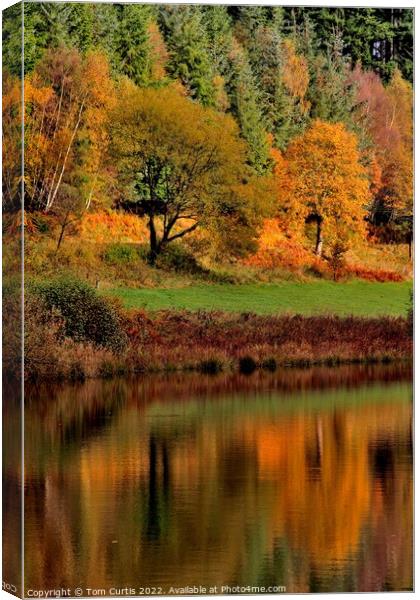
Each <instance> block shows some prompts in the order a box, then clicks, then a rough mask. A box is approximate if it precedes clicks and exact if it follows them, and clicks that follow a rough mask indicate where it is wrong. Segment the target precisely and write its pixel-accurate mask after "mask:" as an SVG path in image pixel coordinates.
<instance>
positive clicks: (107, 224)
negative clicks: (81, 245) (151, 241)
mask: <svg viewBox="0 0 420 600" xmlns="http://www.w3.org/2000/svg"><path fill="white" fill-rule="evenodd" d="M79 232H80V237H81V239H83V240H86V241H89V242H95V243H102V242H110V241H113V242H133V243H139V242H146V241H147V239H148V232H147V227H146V224H145V222H144V220H143V219H139V217H137V216H136V215H130V214H128V213H120V212H116V211H111V210H109V211H99V212H94V213H85V214H84V215H83V218H82V220H81V222H80V225H79Z"/></svg>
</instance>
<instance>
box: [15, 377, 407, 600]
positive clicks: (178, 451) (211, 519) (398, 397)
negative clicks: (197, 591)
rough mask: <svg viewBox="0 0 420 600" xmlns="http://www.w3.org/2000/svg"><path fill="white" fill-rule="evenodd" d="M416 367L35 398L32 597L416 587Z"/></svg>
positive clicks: (30, 459)
mask: <svg viewBox="0 0 420 600" xmlns="http://www.w3.org/2000/svg"><path fill="white" fill-rule="evenodd" d="M410 376H411V374H410V370H409V369H408V370H407V368H398V369H397V368H395V367H387V368H381V369H373V368H370V369H366V368H365V369H363V368H360V367H354V368H353V367H352V368H345V369H344V368H343V369H331V370H328V369H318V370H317V369H313V370H311V371H301V372H299V371H295V370H289V371H285V372H279V373H276V374H272V375H263V374H255V375H253V376H251V377H245V376H238V375H235V376H233V375H231V376H222V377H217V378H210V377H209V378H207V377H203V376H196V375H191V376H185V375H183V376H173V377H172V378H171V377H164V378H159V377H156V378H154V377H149V378H144V379H133V380H115V381H108V382H88V383H86V384H84V385H81V386H77V387H71V386H61V387H57V388H56V389H51V387H49V388H43V387H39V388H36V389H35V388H34V389H32V390H31V391H30V396H29V398H28V403H27V408H26V431H27V434H26V444H25V450H26V461H27V467H26V500H25V508H26V535H25V547H26V586H27V588H29V587H31V588H50V587H59V586H65V587H67V586H73V587H74V586H77V585H80V586H82V587H83V586H84V587H86V586H91V587H109V586H111V585H115V586H120V587H125V586H127V585H128V586H140V585H152V586H163V587H164V588H165V587H167V586H168V585H174V586H178V587H181V586H185V585H199V584H201V585H204V586H216V585H218V586H220V585H235V584H236V585H238V584H239V585H259V586H261V585H266V586H268V585H284V586H286V587H287V591H289V592H305V591H353V590H360V591H369V590H403V589H411V587H412V546H411V535H412V448H411V418H412V405H411V383H410Z"/></svg>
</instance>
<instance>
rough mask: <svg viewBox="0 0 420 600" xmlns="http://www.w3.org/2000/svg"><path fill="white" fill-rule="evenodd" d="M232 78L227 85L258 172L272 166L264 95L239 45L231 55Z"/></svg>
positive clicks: (262, 171)
mask: <svg viewBox="0 0 420 600" xmlns="http://www.w3.org/2000/svg"><path fill="white" fill-rule="evenodd" d="M230 58H231V75H230V80H229V82H228V83H227V90H228V95H229V98H230V101H231V110H232V112H233V114H234V115H235V117H236V118H237V120H238V123H239V126H240V129H241V133H242V136H243V137H244V139H245V140H246V141H247V143H248V147H249V162H250V164H251V165H252V166H253V168H254V169H255V171H256V172H257V173H260V174H261V173H264V171H266V169H267V167H268V165H269V162H270V161H269V147H268V140H267V134H266V123H265V120H264V117H263V112H262V109H261V93H260V91H259V89H258V86H257V82H256V79H255V77H254V75H253V72H252V69H251V65H250V64H249V60H248V57H247V55H246V52H245V51H244V49H243V48H242V47H241V46H240V45H238V44H236V46H235V48H234V50H233V51H232V53H231V56H230Z"/></svg>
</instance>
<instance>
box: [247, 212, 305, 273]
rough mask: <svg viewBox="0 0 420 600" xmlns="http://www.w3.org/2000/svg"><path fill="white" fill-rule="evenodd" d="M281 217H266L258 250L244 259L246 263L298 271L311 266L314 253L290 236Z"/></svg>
mask: <svg viewBox="0 0 420 600" xmlns="http://www.w3.org/2000/svg"><path fill="white" fill-rule="evenodd" d="M283 225H284V224H283V223H282V222H281V220H279V219H266V220H265V221H264V225H263V229H262V232H261V235H260V238H259V242H258V250H257V252H256V253H255V254H253V255H252V256H250V257H248V258H246V259H245V260H244V264H246V265H249V266H254V267H263V268H267V269H275V268H278V267H280V268H286V269H290V270H291V271H298V270H300V269H301V268H302V267H305V266H310V265H311V264H312V262H313V260H314V258H313V255H312V253H310V252H309V251H308V250H306V249H305V248H304V246H302V244H301V243H299V242H298V241H296V240H295V239H294V238H291V237H290V236H288V235H287V234H286V233H285V232H284V229H283Z"/></svg>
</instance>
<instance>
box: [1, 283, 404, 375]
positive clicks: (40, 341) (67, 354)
mask: <svg viewBox="0 0 420 600" xmlns="http://www.w3.org/2000/svg"><path fill="white" fill-rule="evenodd" d="M20 301H21V300H20V291H19V286H15V288H14V289H6V293H4V295H3V309H4V311H5V315H6V318H5V324H4V330H5V338H6V339H5V342H6V343H5V344H4V349H3V354H4V367H5V370H6V371H7V372H9V373H12V374H15V375H16V376H18V375H19V373H20V327H19V315H20ZM407 325H408V319H406V318H403V317H398V318H394V317H381V318H361V317H346V318H340V317H335V316H316V317H304V316H302V315H294V316H290V315H283V316H271V315H255V314H251V313H243V314H232V313H223V312H208V311H197V312H189V311H174V310H164V311H159V312H155V313H153V314H152V313H148V312H146V311H142V310H134V311H128V310H124V309H122V308H121V307H119V306H118V305H116V304H114V303H112V302H110V301H109V300H108V299H106V298H103V297H101V296H100V295H99V294H98V293H97V291H96V289H95V288H92V287H91V286H89V285H88V284H86V283H84V282H80V281H77V280H74V279H57V280H54V281H50V282H48V283H43V284H37V285H30V286H29V287H28V290H27V293H26V294H25V339H24V343H25V375H26V377H27V378H33V379H70V380H76V379H79V380H82V379H84V378H87V377H113V376H115V375H121V374H124V373H136V372H154V371H176V370H196V371H199V372H201V373H203V374H206V375H209V374H216V373H219V372H221V371H236V372H242V373H251V372H252V371H254V370H255V369H265V370H271V371H273V370H275V369H276V368H277V367H281V366H300V367H302V366H310V365H315V364H324V365H330V366H335V365H338V364H342V363H366V362H390V361H394V360H401V359H404V360H408V359H411V356H412V343H413V341H412V336H411V331H410V329H409V327H408V326H407Z"/></svg>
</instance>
